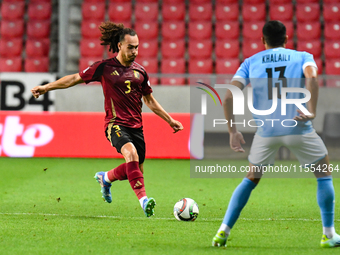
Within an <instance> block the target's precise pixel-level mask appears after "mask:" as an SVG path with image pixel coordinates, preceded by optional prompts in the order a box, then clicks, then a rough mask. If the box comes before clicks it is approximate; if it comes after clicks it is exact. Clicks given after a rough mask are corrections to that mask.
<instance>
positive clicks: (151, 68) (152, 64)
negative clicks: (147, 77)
mask: <svg viewBox="0 0 340 255" xmlns="http://www.w3.org/2000/svg"><path fill="white" fill-rule="evenodd" d="M136 62H137V63H138V64H140V65H142V66H143V67H144V68H145V70H146V71H147V73H158V59H157V58H150V57H145V58H142V57H140V56H138V57H137V58H136Z"/></svg>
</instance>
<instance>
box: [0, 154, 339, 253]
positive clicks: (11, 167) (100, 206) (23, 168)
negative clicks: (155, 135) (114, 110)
mask: <svg viewBox="0 0 340 255" xmlns="http://www.w3.org/2000/svg"><path fill="white" fill-rule="evenodd" d="M122 162H123V161H122V160H118V159H50V158H44V159H39V158H33V159H14V158H0V174H1V178H0V254H1V255H3V254H123V255H124V254H153V255H156V254H181V255H183V254H252V255H253V254H331V253H332V254H333V253H334V252H338V250H336V251H335V250H334V249H328V250H327V249H326V250H325V249H321V248H320V247H319V242H320V239H321V235H322V226H321V220H320V214H319V208H318V206H317V202H316V180H315V179H314V178H310V179H269V178H267V179H263V180H261V182H260V184H259V186H258V187H257V188H256V189H255V190H254V191H253V193H252V196H251V198H250V200H249V202H248V204H247V206H246V207H245V209H244V210H243V212H242V214H241V216H240V219H239V221H238V222H237V223H236V225H235V227H234V229H233V230H232V232H231V236H230V240H229V241H228V247H227V248H216V247H211V240H212V237H213V236H214V235H215V233H216V231H217V229H218V227H219V225H220V223H221V220H222V218H223V216H224V213H225V210H226V207H227V204H228V201H229V199H230V196H231V194H232V192H233V190H234V188H235V187H236V186H237V185H238V184H239V183H240V180H241V179H216V178H215V179H193V178H190V172H189V166H190V161H189V160H150V159H147V160H146V162H145V164H144V169H145V185H146V190H147V194H148V196H153V197H154V198H155V199H156V201H157V206H156V210H155V211H156V215H155V216H154V217H151V218H146V217H145V216H144V213H143V211H142V209H141V208H140V205H139V202H138V200H137V198H136V197H135V194H134V193H133V191H132V189H131V187H130V185H129V183H128V182H127V181H124V182H116V183H114V184H113V187H112V195H113V202H112V203H111V204H107V203H104V201H103V200H102V198H101V193H100V186H99V184H98V183H97V182H96V181H95V180H94V178H93V176H94V174H95V172H97V171H107V170H110V169H112V168H114V167H115V166H117V165H118V164H120V163H122ZM231 163H232V164H235V165H242V164H243V165H247V162H245V161H233V162H231ZM280 163H282V164H284V163H285V162H282V161H281V162H280ZM288 163H290V162H287V164H288ZM333 163H334V162H333ZM46 168H47V169H46ZM334 186H335V192H336V195H339V194H340V180H339V179H338V178H335V179H334ZM183 197H190V198H193V199H194V200H196V202H197V203H198V205H199V209H200V214H199V216H198V219H197V221H195V222H179V221H177V220H176V219H175V218H174V217H173V214H172V210H173V206H174V204H175V203H176V202H177V201H178V200H179V199H181V198H183ZM339 208H340V204H339V203H337V204H336V211H335V214H336V221H335V227H336V229H338V231H340V224H339V218H338V217H339Z"/></svg>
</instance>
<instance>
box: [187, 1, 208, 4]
mask: <svg viewBox="0 0 340 255" xmlns="http://www.w3.org/2000/svg"><path fill="white" fill-rule="evenodd" d="M206 3H211V0H190V4H206Z"/></svg>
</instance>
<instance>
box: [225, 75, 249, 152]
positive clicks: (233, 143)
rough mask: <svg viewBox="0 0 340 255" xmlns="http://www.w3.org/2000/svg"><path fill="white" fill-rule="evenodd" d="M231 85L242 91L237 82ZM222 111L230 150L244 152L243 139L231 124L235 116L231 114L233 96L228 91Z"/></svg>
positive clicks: (240, 84) (241, 86) (241, 85)
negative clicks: (225, 121)
mask: <svg viewBox="0 0 340 255" xmlns="http://www.w3.org/2000/svg"><path fill="white" fill-rule="evenodd" d="M231 84H232V85H234V86H236V87H238V88H240V89H243V87H244V86H243V84H242V83H240V82H239V81H232V83H231ZM223 110H224V116H225V119H226V120H227V121H228V131H229V144H230V148H231V149H232V150H234V151H236V152H244V149H243V148H242V145H241V144H245V143H246V142H245V141H244V139H243V135H242V134H241V132H239V131H238V130H237V128H236V125H232V124H231V123H235V116H234V113H233V94H232V93H231V92H230V90H228V91H227V93H226V95H225V97H224V101H223Z"/></svg>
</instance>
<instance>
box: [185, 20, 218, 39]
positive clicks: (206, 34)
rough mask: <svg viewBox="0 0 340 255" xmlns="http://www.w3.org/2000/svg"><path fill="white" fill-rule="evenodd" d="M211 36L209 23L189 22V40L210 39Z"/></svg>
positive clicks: (210, 24)
mask: <svg viewBox="0 0 340 255" xmlns="http://www.w3.org/2000/svg"><path fill="white" fill-rule="evenodd" d="M211 35H212V23H211V22H210V21H193V22H189V40H191V39H210V38H211Z"/></svg>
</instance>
